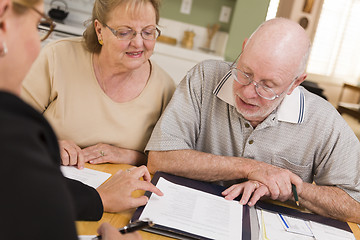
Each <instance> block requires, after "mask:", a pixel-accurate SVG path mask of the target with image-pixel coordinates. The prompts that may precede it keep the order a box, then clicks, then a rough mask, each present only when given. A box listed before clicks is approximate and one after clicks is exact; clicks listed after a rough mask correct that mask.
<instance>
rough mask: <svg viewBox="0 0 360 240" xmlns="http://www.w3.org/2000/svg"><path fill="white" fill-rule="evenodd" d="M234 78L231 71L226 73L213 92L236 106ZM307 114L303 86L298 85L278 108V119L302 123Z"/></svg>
mask: <svg viewBox="0 0 360 240" xmlns="http://www.w3.org/2000/svg"><path fill="white" fill-rule="evenodd" d="M233 82H234V78H233V77H232V75H231V71H229V72H228V73H226V74H225V76H224V77H223V78H222V79H221V81H220V82H219V84H218V85H217V86H216V88H215V89H214V91H213V93H214V94H215V95H216V96H217V97H218V98H220V99H221V100H222V101H224V102H226V103H228V104H230V105H231V106H234V102H235V100H234V94H233ZM304 114H305V96H304V93H303V92H302V90H301V88H299V87H296V88H295V89H294V91H293V92H292V93H291V94H290V95H286V97H285V98H284V100H283V101H282V102H281V104H280V106H279V107H278V110H277V116H278V120H279V121H282V122H290V123H302V122H303V121H304Z"/></svg>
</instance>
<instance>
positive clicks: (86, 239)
mask: <svg viewBox="0 0 360 240" xmlns="http://www.w3.org/2000/svg"><path fill="white" fill-rule="evenodd" d="M95 237H96V235H79V236H78V238H79V240H93V239H94V238H95Z"/></svg>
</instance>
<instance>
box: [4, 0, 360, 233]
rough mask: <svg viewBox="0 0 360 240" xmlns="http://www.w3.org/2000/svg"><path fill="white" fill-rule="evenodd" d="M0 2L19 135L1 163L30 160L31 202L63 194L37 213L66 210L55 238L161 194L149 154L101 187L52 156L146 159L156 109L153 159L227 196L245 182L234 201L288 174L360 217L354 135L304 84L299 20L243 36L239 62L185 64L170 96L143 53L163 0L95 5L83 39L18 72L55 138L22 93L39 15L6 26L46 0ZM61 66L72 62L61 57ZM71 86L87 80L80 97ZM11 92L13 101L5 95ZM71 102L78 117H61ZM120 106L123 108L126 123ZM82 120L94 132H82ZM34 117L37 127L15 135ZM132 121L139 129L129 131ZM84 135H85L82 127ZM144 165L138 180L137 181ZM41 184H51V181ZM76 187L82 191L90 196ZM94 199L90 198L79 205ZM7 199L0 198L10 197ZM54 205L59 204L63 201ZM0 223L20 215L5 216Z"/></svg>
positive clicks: (313, 205) (310, 200) (318, 208)
mask: <svg viewBox="0 0 360 240" xmlns="http://www.w3.org/2000/svg"><path fill="white" fill-rule="evenodd" d="M106 2H107V1H95V5H94V10H95V9H97V8H99V9H102V10H104V8H103V7H104V6H100V5H101V4H104V3H106ZM134 2H136V4H134V5H132V3H134ZM0 3H1V5H0V7H1V9H0V10H1V11H0V17H1V19H0V20H1V22H0V23H1V24H0V27H1V29H0V30H1V35H0V37H1V38H0V61H1V65H0V67H1V73H2V77H1V90H2V91H1V96H2V98H3V101H1V102H2V107H1V111H3V112H4V114H2V115H1V116H2V117H1V118H0V119H1V122H2V125H3V126H4V125H8V127H7V128H4V129H2V133H4V134H2V135H1V136H2V140H1V141H2V142H4V143H7V144H10V143H9V137H7V136H12V138H10V139H13V141H12V142H11V143H12V144H13V146H14V147H13V148H12V147H11V148H6V149H3V148H1V149H2V152H3V153H4V154H5V155H4V156H6V158H8V159H10V158H12V157H13V158H14V156H16V158H15V159H16V161H11V160H9V161H6V162H7V163H8V164H9V168H3V171H4V173H5V171H10V170H9V169H13V168H14V166H15V165H16V164H19V163H20V161H21V163H22V162H24V166H22V165H21V164H20V166H19V168H21V169H22V168H24V170H27V171H26V172H27V173H29V174H30V173H32V174H30V175H29V179H25V180H21V179H18V181H19V182H18V183H16V184H18V185H19V186H23V184H24V183H26V182H31V181H34V182H35V183H36V184H38V185H36V186H35V185H30V186H29V187H28V188H27V189H26V190H27V192H28V194H30V193H31V195H32V196H33V198H31V199H30V200H29V202H31V204H33V205H34V206H37V204H38V205H39V206H43V204H41V203H42V202H47V203H48V205H46V206H47V207H48V213H49V214H50V213H51V211H52V210H53V209H54V205H53V204H52V203H59V200H60V199H59V198H58V197H56V196H65V197H64V200H63V201H60V202H61V207H60V208H59V216H62V217H59V216H57V217H56V218H55V217H54V216H53V215H52V216H46V214H47V211H43V212H44V214H45V215H44V216H39V220H38V221H39V222H41V224H40V225H44V226H45V228H47V227H48V228H49V229H51V227H54V226H56V224H58V223H59V222H58V221H62V222H61V224H63V223H64V222H66V223H67V227H66V229H67V231H63V232H62V234H63V235H61V234H60V235H59V236H57V237H58V239H76V232H75V228H74V225H73V221H74V220H75V219H85V220H86V219H88V220H89V219H90V220H95V219H99V218H100V217H101V215H102V211H103V210H105V211H110V212H117V211H122V210H124V209H128V208H133V207H137V206H141V205H144V204H145V203H146V201H147V199H146V197H142V198H140V199H134V198H132V197H131V192H132V191H133V190H135V189H143V190H149V191H152V192H154V193H156V194H158V195H161V194H162V193H161V191H160V190H159V189H157V188H156V187H155V186H153V185H152V184H151V183H149V181H150V175H149V172H148V170H147V169H146V168H145V167H139V168H135V169H133V170H132V171H131V174H124V173H122V172H119V173H118V174H116V175H115V176H114V177H113V178H112V179H111V180H110V181H109V182H107V184H106V185H105V186H102V187H100V188H98V189H96V190H94V189H89V188H88V187H86V186H84V185H81V184H80V183H78V182H74V181H65V180H64V179H63V177H62V176H61V173H60V171H59V169H58V167H57V163H58V162H61V163H62V164H64V165H77V166H79V167H80V168H82V167H83V165H84V163H85V162H89V163H93V164H96V163H101V162H114V163H129V164H133V165H140V164H144V163H146V155H145V154H144V153H143V150H144V147H145V145H146V142H147V139H148V138H149V136H150V133H151V130H152V129H153V127H154V125H155V123H156V122H157V123H156V126H155V128H154V130H153V132H152V136H151V138H150V140H149V142H148V144H147V146H146V149H145V150H146V152H147V153H148V162H147V163H148V168H149V170H150V172H151V173H154V172H155V171H158V170H159V171H165V172H169V173H173V174H176V175H180V176H185V177H189V178H194V179H199V180H204V181H211V182H218V183H219V184H223V185H225V186H229V188H228V189H227V190H226V191H224V192H223V195H224V196H225V198H226V199H234V198H235V197H237V196H238V195H239V194H242V197H241V200H240V201H241V203H242V204H249V205H254V204H255V203H256V201H257V200H259V199H260V198H261V197H269V198H272V199H277V200H280V201H285V200H289V199H290V200H293V196H292V192H291V184H294V185H295V186H296V187H297V190H298V194H299V200H300V204H301V205H302V206H303V207H306V208H308V209H309V210H312V211H314V212H316V213H318V214H321V215H324V216H329V217H332V218H336V219H340V220H344V221H353V222H357V223H359V222H360V217H359V215H358V214H356V213H357V212H359V210H360V206H359V201H360V193H359V190H360V184H359V181H360V180H359V176H358V175H359V171H358V170H357V169H358V166H359V165H360V164H359V163H360V146H359V141H358V139H357V138H356V136H355V134H354V133H353V132H352V130H351V129H350V127H349V126H348V125H347V124H346V123H345V121H344V120H343V119H342V118H341V116H340V115H339V114H338V113H337V112H336V110H335V109H334V108H333V107H332V106H331V105H330V104H329V103H328V102H326V101H324V100H322V99H321V98H319V97H317V96H315V95H313V94H311V93H309V92H308V91H306V90H305V89H304V88H302V87H299V84H300V83H301V82H302V81H304V79H305V78H306V73H305V67H306V62H307V58H308V55H309V51H310V41H309V38H308V37H307V36H306V33H305V31H304V30H303V29H302V28H301V27H300V26H299V25H298V24H296V23H294V22H292V21H289V20H285V19H274V20H270V21H267V22H265V23H264V24H262V25H261V26H260V27H259V28H258V29H257V30H256V31H255V32H254V33H253V34H252V35H251V37H250V38H249V39H247V40H246V41H245V42H244V43H243V45H242V47H241V48H242V49H240V47H239V51H240V50H241V54H240V55H239V57H238V58H237V59H236V61H235V62H234V63H226V62H221V61H212V60H209V61H205V62H202V63H200V64H198V65H196V66H195V67H194V68H192V69H191V70H190V71H189V72H188V73H187V74H186V76H185V78H184V79H183V81H182V82H181V83H180V85H179V86H178V87H177V89H176V91H175V93H174V95H173V97H172V100H171V101H170V103H169V104H168V105H167V103H168V102H169V100H170V98H171V96H172V93H173V90H174V84H173V82H172V81H171V78H170V77H169V76H168V75H167V74H166V73H165V72H164V71H163V70H161V68H160V67H158V66H157V65H156V64H155V63H153V62H151V61H150V60H149V57H150V56H151V53H152V50H153V47H154V41H155V40H156V38H157V37H158V36H159V34H160V31H159V30H158V29H157V28H156V24H157V23H158V5H157V3H158V2H157V1H118V3H116V4H115V3H114V2H111V1H109V2H108V3H109V4H110V3H113V4H115V5H111V4H110V5H108V6H107V7H108V9H110V10H111V11H108V12H107V14H105V15H104V16H103V17H101V16H96V15H94V14H95V13H99V11H94V12H93V19H92V23H93V25H92V27H90V30H89V29H88V30H87V31H86V32H85V34H84V41H83V40H81V39H71V40H61V41H59V42H56V43H54V44H50V45H49V46H48V47H46V48H45V49H44V50H43V51H42V52H41V54H40V56H39V58H38V59H37V60H36V62H35V63H34V65H33V67H32V68H31V70H30V72H29V74H27V77H26V79H25V82H24V84H23V89H22V96H23V98H24V99H25V100H26V101H28V102H29V103H30V104H31V105H32V106H34V107H35V108H37V110H39V111H41V112H42V113H43V115H44V116H45V117H46V118H47V120H48V121H49V122H50V123H51V125H52V127H54V128H55V132H56V134H57V136H59V138H58V139H60V140H59V144H60V152H59V151H58V150H57V143H56V137H55V135H54V133H53V132H52V130H51V128H50V126H49V125H48V124H47V122H46V121H45V119H44V118H42V117H41V115H39V114H38V113H37V112H35V111H33V109H32V108H30V107H29V106H27V105H26V104H24V103H23V102H22V101H21V100H20V99H18V96H19V95H20V86H21V80H22V79H23V78H24V76H25V75H26V73H27V71H28V69H29V68H30V65H31V63H32V61H33V60H34V59H35V57H36V55H37V52H38V51H39V49H38V46H39V45H38V43H36V41H35V40H34V39H33V38H32V37H34V36H35V33H36V31H35V30H36V28H35V27H34V29H35V30H34V29H33V28H31V27H30V28H26V29H27V30H28V29H31V31H32V32H31V34H30V33H29V34H27V35H26V37H27V38H28V39H29V40H30V38H32V39H31V41H29V40H27V41H25V40H24V39H22V38H16V36H17V35H16V34H14V32H16V31H18V32H20V31H19V29H17V28H15V27H14V26H15V25H17V24H16V23H20V22H21V21H25V22H26V19H32V21H33V22H38V21H40V20H41V17H43V14H42V12H43V8H42V1H38V0H36V1H35V0H34V1H33V2H32V3H27V2H25V1H20V0H19V1H17V0H13V1H10V0H1V1H0ZM13 6H15V7H13ZM139 6H140V7H139ZM18 9H20V10H18ZM128 9H130V11H128V12H123V11H125V10H128ZM105 10H106V8H105ZM145 12H146V13H147V14H142V13H145ZM149 12H150V13H151V14H149ZM34 15H35V16H34ZM118 16H121V17H118ZM136 16H142V17H141V18H136ZM9 26H10V27H9ZM21 26H22V25H21ZM34 26H36V24H34ZM23 27H24V28H25V27H26V26H23ZM29 31H30V30H29ZM14 39H15V40H16V41H18V42H19V43H21V44H20V45H19V44H18V45H17V46H31V45H30V44H33V48H24V51H21V49H20V48H15V47H14V46H15V45H14V43H15V42H16V41H15V40H14ZM35 46H36V47H35ZM66 49H71V51H68V52H66ZM35 50H36V51H35ZM20 52H22V54H23V53H26V56H29V57H28V58H26V59H25V60H26V61H25V62H20V61H18V60H17V57H16V56H20ZM74 53H76V54H74ZM115 53H117V54H115ZM16 54H18V55H16ZM69 56H71V57H75V58H79V59H81V60H82V61H81V64H80V65H79V66H75V65H74V64H73V62H72V61H69V60H68V57H69ZM16 66H18V68H16ZM64 66H65V69H66V67H67V68H68V69H73V70H74V69H75V70H77V71H78V72H75V73H74V74H69V73H67V72H66V71H65V72H64V71H61V70H63V69H62V68H61V67H64ZM60 69H61V70H60ZM19 70H21V71H19ZM80 70H81V71H80ZM70 72H71V71H70ZM19 73H21V74H19ZM71 73H72V72H71ZM3 76H5V77H3ZM64 76H65V78H64ZM64 79H65V80H64ZM37 81H38V82H37ZM64 81H65V83H66V84H65V83H64ZM130 83H131V84H130ZM44 89H45V90H44ZM71 89H73V91H74V92H71V91H72V90H71ZM9 93H10V94H9ZM76 94H81V96H82V99H79V98H78V95H76ZM92 98H94V99H95V100H96V101H95V100H93V99H92ZM86 103H87V104H86ZM10 104H12V105H11V106H12V107H11V108H8V106H10ZM166 105H167V108H166V110H165V111H164V109H165V107H166ZM149 106H152V107H151V108H150V107H149ZM80 110H81V111H80ZM163 111H164V112H163ZM14 113H17V114H19V116H17V115H16V114H15V115H14ZM24 113H26V115H25V116H21V114H24ZM83 113H85V116H84V114H83ZM124 113H126V114H124ZM160 115H161V118H160V120H159V121H157V120H158V118H159V117H160ZM4 116H11V117H8V118H7V117H4ZM68 116H72V117H73V119H70V120H71V121H69V119H67V117H68ZM99 116H100V117H99ZM101 116H102V117H101ZM119 118H120V119H122V120H123V121H122V122H121V123H120V122H119ZM139 118H140V119H139ZM18 119H22V120H24V119H25V120H26V121H25V120H24V121H25V122H26V123H28V124H29V123H31V125H30V126H29V127H28V128H20V127H19V126H21V121H18ZM74 122H75V123H76V124H75V125H72V123H74ZM10 126H11V127H10ZM97 127H100V129H97ZM89 129H91V130H93V131H94V132H92V131H90V132H86V130H87V131H89ZM118 129H123V132H119V130H118ZM7 130H11V131H7ZM28 131H35V132H31V133H30V134H28V135H22V133H23V132H28ZM84 131H85V132H84ZM128 131H130V132H131V133H133V134H126V133H127V132H128ZM14 132H17V133H19V135H16V136H19V139H20V136H30V138H29V139H27V138H22V141H18V139H17V138H16V137H15V136H14V134H13V133H14ZM6 133H7V134H8V135H6ZM9 134H10V135H9ZM77 136H82V137H79V138H77ZM84 136H88V137H87V138H85V139H84ZM29 142H31V143H32V144H34V146H31V145H29ZM2 146H4V144H2ZM11 146H12V145H11ZM18 148H22V149H23V151H21V152H23V153H24V154H23V155H22V154H20V155H19V154H18V153H19V151H18V150H17V149H18ZM60 154H61V157H60ZM39 156H41V158H39ZM39 159H41V161H39ZM25 163H26V164H25ZM25 166H29V168H28V169H25ZM30 166H31V167H30ZM45 166H47V167H46V168H45ZM2 176H4V177H5V176H6V174H3V175H2ZM140 177H144V179H145V181H140V180H139V178H140ZM44 179H47V180H48V181H49V183H51V184H50V185H51V186H47V185H46V184H47V182H44V181H43V180H44ZM29 180H31V181H29ZM313 182H314V183H315V184H312V183H313ZM129 183H131V184H129ZM43 184H45V185H43ZM45 189H47V191H55V192H56V194H49V193H47V194H45V193H44V192H43V191H44V190H45ZM115 189H116V190H115ZM7 191H8V193H7V194H8V195H10V196H17V195H19V192H18V191H16V192H14V189H7ZM55 192H54V193H55ZM76 193H82V194H76ZM28 194H26V192H24V193H23V195H24V196H28ZM23 195H21V196H20V195H19V198H18V199H20V198H21V197H24V196H23ZM80 195H81V196H80ZM83 196H88V197H87V198H86V201H84V199H83V198H82V197H83ZM8 200H9V199H8ZM89 201H91V202H92V206H97V207H96V209H91V208H92V207H91V206H88V205H82V203H84V202H89ZM4 203H5V204H2V205H3V206H4V207H6V206H7V204H10V205H11V204H12V202H11V201H10V202H8V201H6V202H4ZM19 204H20V203H19ZM89 205H91V204H89ZM74 206H75V207H74ZM119 206H120V207H119ZM62 208H63V209H67V211H61V209H62ZM71 209H73V210H71ZM89 209H91V211H89ZM30 210H32V212H31V213H30V214H29V217H33V216H36V213H37V212H38V211H37V208H36V207H34V208H32V209H30ZM80 210H81V211H80ZM28 211H29V210H28ZM8 213H9V214H11V212H9V211H8ZM49 219H51V221H49ZM44 220H45V221H44ZM34 222H35V221H34ZM37 223H38V222H37ZM34 226H35V225H34ZM34 226H32V225H31V224H30V225H29V226H27V227H28V228H29V229H31V228H32V227H34ZM3 227H5V228H6V229H15V226H14V225H13V224H12V223H11V221H10V222H8V223H7V225H3ZM7 232H9V233H8V234H9V239H16V238H11V237H13V236H14V235H15V236H17V235H16V234H18V235H19V234H20V235H21V232H16V231H9V230H8V231H7ZM10 232H11V233H10ZM24 232H25V233H27V231H24ZM50 233H52V232H51V231H50V230H49V231H46V232H41V233H40V232H39V233H38V234H39V235H36V234H35V233H34V234H35V235H34V236H36V239H48V237H49V235H47V234H50ZM99 233H101V234H102V235H103V239H128V238H129V239H137V238H140V236H139V234H137V233H134V234H130V235H126V236H122V235H120V234H119V233H118V232H117V231H116V229H115V228H113V227H111V226H109V225H107V224H105V225H103V226H102V227H101V228H100V229H99ZM6 234H7V233H6ZM20 235H19V237H20ZM51 237H55V236H51ZM30 238H31V237H30ZM53 239H55V238H53Z"/></svg>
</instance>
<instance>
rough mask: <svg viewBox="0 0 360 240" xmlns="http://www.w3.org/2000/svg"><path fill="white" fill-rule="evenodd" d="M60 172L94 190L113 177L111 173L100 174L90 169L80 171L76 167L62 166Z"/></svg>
mask: <svg viewBox="0 0 360 240" xmlns="http://www.w3.org/2000/svg"><path fill="white" fill-rule="evenodd" d="M60 170H61V172H62V174H63V175H64V176H65V177H67V178H71V179H74V180H78V181H80V182H82V183H84V184H86V185H88V186H90V187H93V188H97V187H99V186H100V185H101V184H102V183H103V182H105V181H106V180H107V179H108V178H109V177H110V176H111V174H110V173H105V172H100V171H96V170H93V169H89V168H84V169H81V170H80V169H77V168H76V167H74V166H61V168H60Z"/></svg>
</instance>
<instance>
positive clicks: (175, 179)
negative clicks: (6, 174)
mask: <svg viewBox="0 0 360 240" xmlns="http://www.w3.org/2000/svg"><path fill="white" fill-rule="evenodd" d="M160 177H163V178H165V179H166V180H168V181H170V182H172V183H175V184H179V185H182V186H185V187H189V188H193V189H196V190H199V191H203V192H206V193H209V194H213V195H217V196H222V195H221V193H222V192H223V191H224V190H225V189H226V187H223V186H220V185H216V184H212V183H209V182H203V181H198V180H193V179H189V178H184V177H180V176H175V175H172V174H169V173H164V172H156V173H155V174H154V176H153V178H152V180H151V182H152V183H153V184H154V185H155V186H156V184H157V182H158V180H159V179H160ZM151 194H152V193H151V192H146V193H145V195H146V196H147V197H148V198H150V196H151ZM239 198H240V197H238V198H236V199H235V200H240V199H239ZM144 208H145V206H141V207H139V208H137V209H136V211H135V213H134V215H133V216H132V218H131V220H130V221H131V222H133V221H136V220H138V219H139V217H140V215H141V213H142V211H143V210H144ZM256 209H263V210H267V211H271V212H275V213H281V214H283V215H288V216H291V217H295V218H299V219H303V220H309V221H314V222H318V223H321V224H325V225H328V226H332V227H335V228H339V229H342V230H345V231H348V232H351V233H352V231H351V228H350V227H349V225H348V224H347V223H346V222H342V221H339V220H336V219H332V218H328V217H324V216H320V215H317V214H313V213H304V212H301V211H298V210H296V209H292V208H288V207H283V206H279V205H275V204H271V203H269V202H266V201H265V202H264V201H258V202H257V203H256V205H255V207H249V206H247V205H244V206H243V216H242V224H243V226H242V229H243V232H242V240H254V239H256V240H258V239H259V234H260V226H259V221H258V218H257V213H256ZM144 231H147V232H151V233H156V234H160V235H164V236H168V237H172V238H176V239H186V240H192V239H201V240H208V238H205V237H203V236H198V235H194V234H191V233H188V232H184V231H182V230H181V229H173V228H169V227H166V226H161V225H157V224H156V223H155V225H154V226H153V227H151V228H147V229H144Z"/></svg>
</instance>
